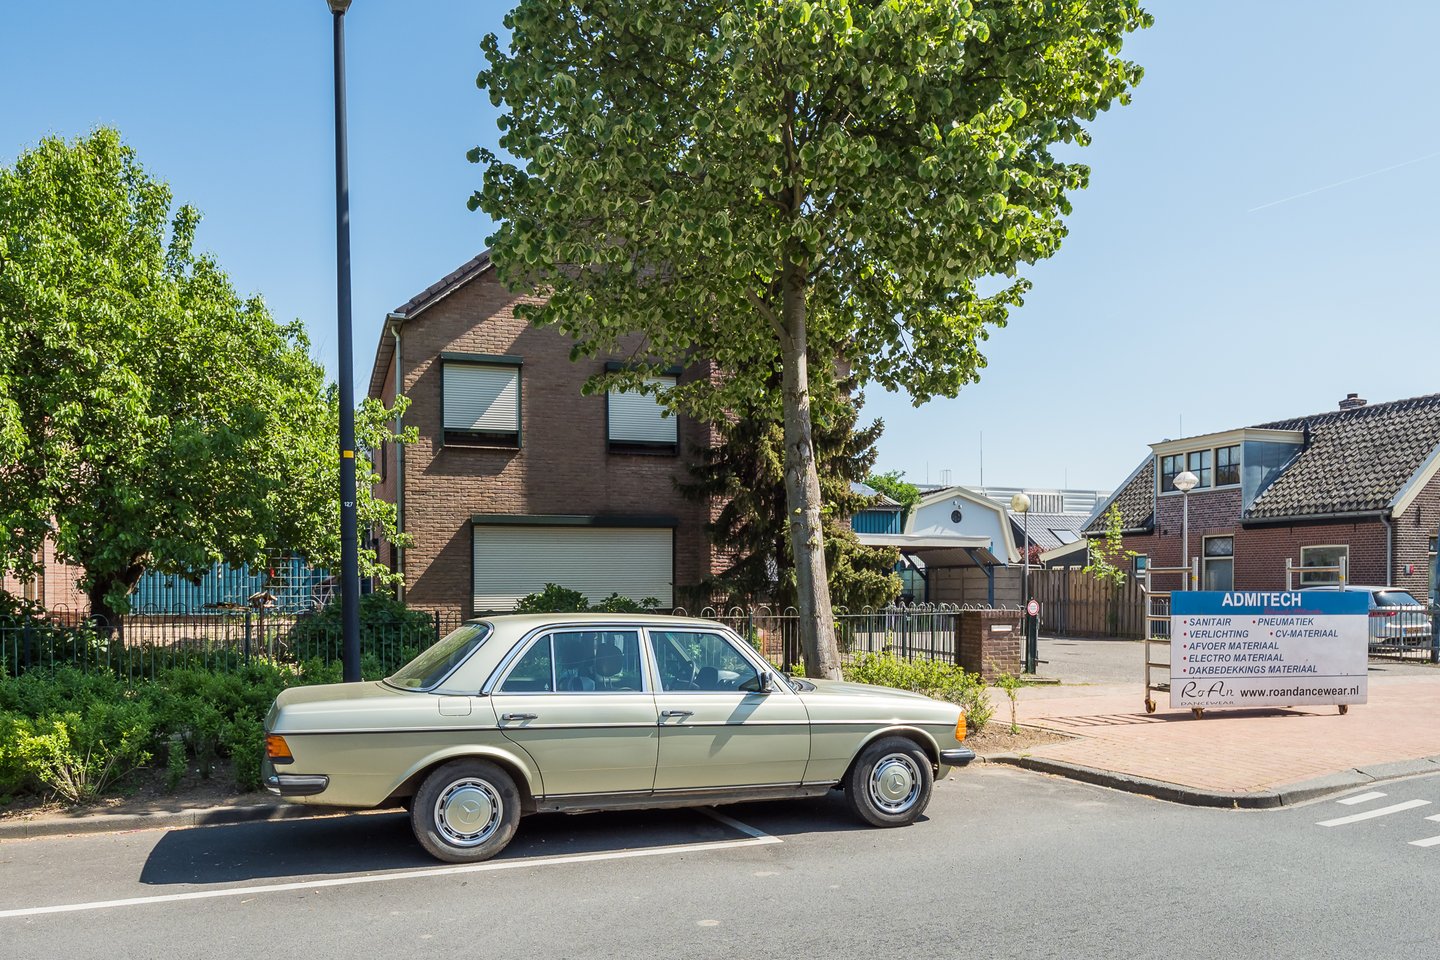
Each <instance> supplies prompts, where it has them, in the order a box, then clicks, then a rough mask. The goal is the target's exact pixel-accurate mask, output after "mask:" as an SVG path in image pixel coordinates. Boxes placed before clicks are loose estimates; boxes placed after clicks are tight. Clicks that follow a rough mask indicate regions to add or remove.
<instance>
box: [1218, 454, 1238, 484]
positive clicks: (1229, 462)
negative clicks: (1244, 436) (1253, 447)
mask: <svg viewBox="0 0 1440 960" xmlns="http://www.w3.org/2000/svg"><path fill="white" fill-rule="evenodd" d="M1239 482H1240V445H1239V444H1236V445H1235V446H1233V447H1220V448H1218V449H1217V450H1216V451H1215V486H1217V487H1224V486H1228V485H1230V484H1234V483H1239Z"/></svg>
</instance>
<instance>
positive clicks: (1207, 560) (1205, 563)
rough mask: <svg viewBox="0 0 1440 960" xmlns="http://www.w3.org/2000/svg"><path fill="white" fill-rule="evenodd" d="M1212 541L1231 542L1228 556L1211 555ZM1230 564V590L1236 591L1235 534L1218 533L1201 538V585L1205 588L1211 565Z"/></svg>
mask: <svg viewBox="0 0 1440 960" xmlns="http://www.w3.org/2000/svg"><path fill="white" fill-rule="evenodd" d="M1211 540H1229V541H1230V552H1229V553H1226V554H1216V555H1215V556H1211V555H1210V550H1209V547H1210V541H1211ZM1216 562H1219V563H1228V564H1229V565H1230V586H1229V588H1228V589H1230V590H1234V589H1235V535H1234V534H1233V533H1216V534H1212V535H1209V536H1205V537H1202V538H1201V541H1200V584H1201V586H1202V587H1203V586H1204V585H1205V582H1206V579H1207V578H1206V574H1208V573H1209V569H1210V564H1212V563H1216Z"/></svg>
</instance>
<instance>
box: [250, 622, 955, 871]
mask: <svg viewBox="0 0 1440 960" xmlns="http://www.w3.org/2000/svg"><path fill="white" fill-rule="evenodd" d="M265 734H266V736H265V748H266V756H265V760H264V770H263V776H264V778H265V783H266V786H267V787H268V788H269V790H270V791H271V792H272V793H275V794H278V795H279V796H281V797H284V798H286V799H288V800H293V801H296V802H298V803H309V804H323V805H329V806H337V807H380V806H387V805H393V804H396V803H401V804H404V805H405V806H406V807H408V808H409V810H410V819H411V826H412V827H413V829H414V831H415V836H416V838H417V839H418V840H419V841H420V844H421V845H422V846H423V847H424V848H425V849H426V850H427V851H429V852H430V853H431V854H432V855H434V856H435V857H437V858H439V859H441V860H445V861H449V862H451V863H468V862H475V861H480V860H485V859H488V858H490V857H493V856H495V854H497V853H499V852H500V851H501V850H503V849H504V848H505V846H506V844H508V843H509V842H510V839H511V837H512V836H514V834H515V830H516V826H517V824H518V823H519V820H520V817H521V815H522V814H526V813H534V812H537V811H563V812H566V813H581V812H588V811H594V810H617V809H634V808H646V807H686V806H696V805H702V804H721V803H735V802H739V801H743V800H760V799H771V798H784V797H810V796H818V795H822V794H824V793H826V792H827V791H830V790H834V789H841V790H843V791H844V792H845V798H846V801H847V804H848V806H849V807H850V809H851V810H852V811H853V812H854V813H855V814H856V815H857V816H858V817H860V818H861V819H862V820H864V821H865V822H867V823H869V824H872V825H874V826H877V827H894V826H900V825H903V824H908V823H911V822H913V821H914V820H915V819H916V818H917V817H919V816H920V814H921V813H922V812H923V811H924V810H925V807H926V804H928V803H929V800H930V791H931V786H932V784H933V782H934V780H935V779H936V778H942V779H943V778H944V777H945V776H946V775H947V774H948V772H949V769H950V768H951V767H955V766H964V765H965V764H967V763H969V762H970V761H971V760H972V759H974V757H975V754H974V752H973V751H972V750H970V749H969V748H968V747H965V746H964V745H963V741H964V739H965V716H964V712H963V711H962V710H961V709H960V708H959V707H957V706H956V705H954V704H951V703H944V702H941V701H938V700H932V699H930V698H929V697H924V696H921V695H919V694H915V693H908V692H905V691H901V690H894V689H890V688H887V687H874V686H867V685H864V684H855V683H843V682H838V681H823V680H800V679H794V678H788V677H785V676H784V675H783V674H781V673H779V672H778V671H776V670H775V669H774V667H772V666H771V665H770V664H769V663H767V662H766V661H765V660H764V659H763V658H762V657H761V656H760V655H759V654H758V653H757V652H756V651H755V650H754V648H752V647H751V646H750V645H749V644H747V643H745V642H744V641H743V640H741V639H740V637H738V636H737V635H736V634H734V633H733V632H731V631H730V630H728V629H727V628H726V627H724V626H722V625H721V624H718V623H715V622H713V621H709V620H697V619H689V618H681V617H663V616H630V615H623V616H616V615H613V614H547V615H511V616H497V617H490V618H486V619H482V620H474V621H470V622H468V623H466V624H464V625H463V626H461V627H460V628H459V629H457V630H455V631H454V632H453V633H451V634H449V635H448V636H446V637H444V638H443V639H441V640H440V641H439V642H438V643H436V644H435V645H434V646H432V647H430V648H429V649H428V650H426V651H425V652H424V653H422V654H421V655H420V656H418V657H416V658H415V659H414V660H413V661H411V662H410V663H409V664H407V665H406V666H404V667H402V668H401V669H400V670H398V671H397V672H396V673H395V674H394V675H393V676H391V677H388V678H386V679H385V680H383V681H375V682H367V683H351V684H330V685H326V686H312V687H296V688H293V689H290V690H286V691H285V692H283V693H282V694H281V695H280V696H279V697H278V698H277V699H276V700H275V703H274V705H273V706H272V707H271V708H270V713H269V715H268V716H267V718H266V721H265Z"/></svg>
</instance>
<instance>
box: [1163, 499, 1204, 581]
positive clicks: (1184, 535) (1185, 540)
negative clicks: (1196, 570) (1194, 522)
mask: <svg viewBox="0 0 1440 960" xmlns="http://www.w3.org/2000/svg"><path fill="white" fill-rule="evenodd" d="M1170 482H1171V483H1172V484H1174V485H1175V489H1176V490H1179V491H1180V496H1181V499H1182V500H1183V502H1184V507H1185V517H1184V520H1183V521H1181V524H1180V565H1181V566H1182V567H1184V568H1185V589H1186V590H1189V589H1190V588H1191V587H1192V586H1194V584H1192V583H1191V582H1190V491H1191V490H1194V489H1195V486H1196V484H1198V483H1199V482H1200V478H1199V477H1197V476H1195V474H1193V473H1191V472H1190V471H1189V470H1186V471H1185V472H1184V473H1182V474H1180V475H1179V476H1178V477H1176V478H1175V479H1174V480H1171V481H1170Z"/></svg>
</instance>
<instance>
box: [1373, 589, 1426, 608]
mask: <svg viewBox="0 0 1440 960" xmlns="http://www.w3.org/2000/svg"><path fill="white" fill-rule="evenodd" d="M1375 605H1376V606H1377V607H1418V606H1420V601H1419V600H1416V599H1415V598H1414V597H1412V596H1410V594H1409V593H1408V592H1406V591H1404V590H1380V591H1378V592H1376V594H1375Z"/></svg>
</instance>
